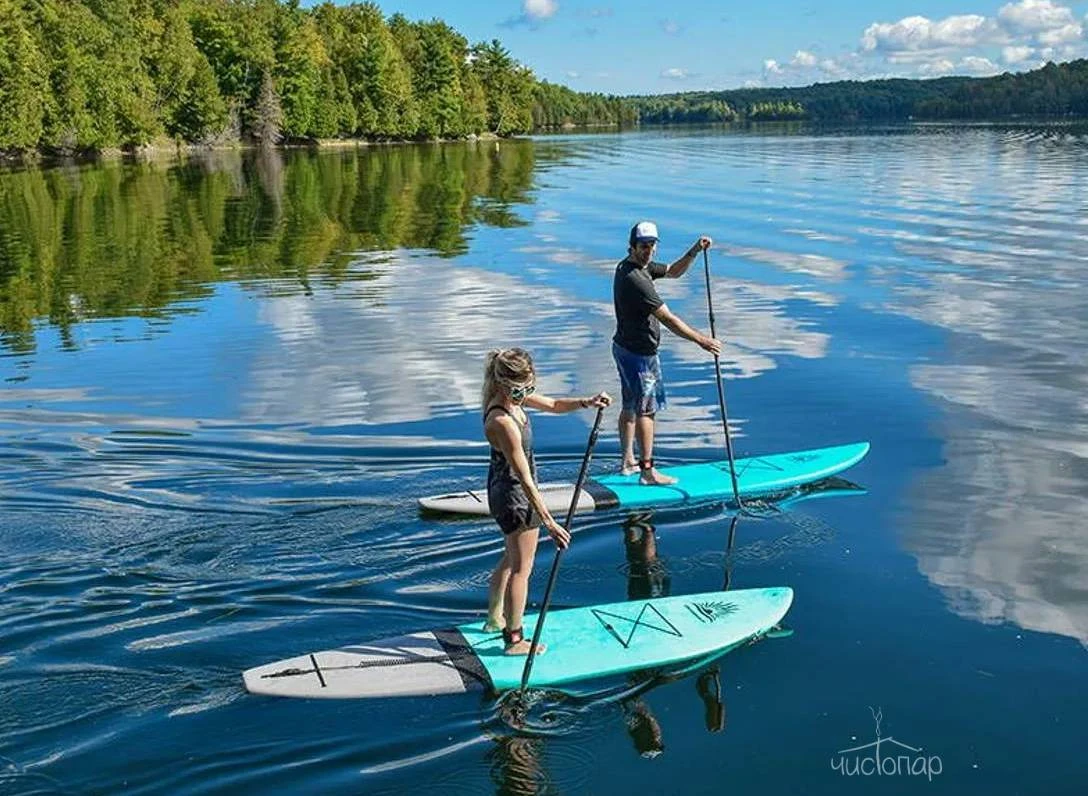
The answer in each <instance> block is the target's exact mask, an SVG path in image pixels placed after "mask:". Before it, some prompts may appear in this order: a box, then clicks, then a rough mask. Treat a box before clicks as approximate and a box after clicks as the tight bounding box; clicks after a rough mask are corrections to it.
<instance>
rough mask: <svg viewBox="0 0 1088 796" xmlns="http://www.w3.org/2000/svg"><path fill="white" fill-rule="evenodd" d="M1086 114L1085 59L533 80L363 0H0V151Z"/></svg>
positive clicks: (483, 50) (452, 35)
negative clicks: (930, 73)
mask: <svg viewBox="0 0 1088 796" xmlns="http://www.w3.org/2000/svg"><path fill="white" fill-rule="evenodd" d="M1083 114H1088V61H1073V62H1070V63H1067V64H1062V65H1055V64H1047V65H1046V66H1045V67H1043V68H1041V69H1038V70H1036V71H1034V72H1028V73H1025V74H1019V75H1011V74H1004V75H999V76H997V77H993V78H986V79H977V78H967V77H948V78H940V79H937V80H873V81H867V82H856V81H843V82H838V83H824V84H817V85H813V86H807V87H804V88H779V89H736V90H731V91H719V92H707V91H703V92H690V93H685V94H671V95H660V96H649V97H626V98H621V97H613V96H605V95H602V94H589V93H579V92H575V91H572V90H571V89H569V88H566V87H565V86H559V85H555V84H552V83H549V82H547V81H539V80H537V79H536V77H535V76H534V75H533V73H532V71H531V70H530V69H528V68H527V67H525V66H523V65H521V64H519V63H518V62H517V61H516V60H515V59H514V57H513V56H512V55H511V54H510V52H509V51H508V50H507V49H506V48H505V47H504V46H503V45H502V43H501V42H500V41H498V40H497V39H492V40H491V41H489V42H480V43H477V44H474V45H470V44H469V42H468V41H467V40H466V39H465V38H464V37H463V36H462V35H461V34H459V33H458V32H457V31H455V30H453V29H452V28H450V27H449V26H448V25H446V24H445V23H444V22H442V21H441V20H437V19H433V20H430V21H426V22H413V21H411V20H409V19H407V18H406V17H405V16H403V15H401V14H395V15H393V16H392V17H390V18H388V19H386V18H385V16H384V15H383V14H382V11H381V9H380V8H379V7H378V6H377V5H375V4H374V3H372V2H363V3H349V4H345V5H339V4H335V3H333V2H325V3H322V4H321V5H318V6H316V7H314V8H303V7H302V6H301V4H300V3H299V2H296V1H295V0H0V151H6V150H30V149H57V150H65V151H74V150H96V149H104V148H110V147H133V146H139V145H142V144H145V143H148V142H149V141H152V140H154V139H155V138H156V137H157V136H159V135H161V134H163V133H165V134H167V135H169V136H172V137H174V138H176V139H178V140H179V141H185V142H191V143H197V144H201V143H213V142H222V141H227V140H231V139H233V138H237V137H242V138H244V139H246V140H248V141H252V142H255V143H259V144H262V145H267V144H272V143H276V142H279V141H281V140H287V141H311V140H314V139H327V138H350V137H361V138H367V139H371V140H379V141H380V140H410V139H433V138H444V139H448V138H461V137H465V136H470V135H480V134H494V135H499V136H511V135H517V134H521V133H527V132H531V131H533V130H542V129H563V128H569V127H583V126H592V125H621V126H622V125H629V124H633V123H639V122H644V123H665V124H683V123H693V122H700V123H705V122H731V121H735V120H752V121H756V120H797V119H811V120H816V121H836V122H851V121H857V120H905V119H912V118H913V119H976V118H999V117H1008V116H1013V115H1025V116H1027V115H1031V116H1054V115H1083Z"/></svg>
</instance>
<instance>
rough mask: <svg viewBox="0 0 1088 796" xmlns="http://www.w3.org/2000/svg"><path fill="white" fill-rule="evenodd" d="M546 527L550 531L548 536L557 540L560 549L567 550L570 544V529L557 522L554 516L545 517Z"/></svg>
mask: <svg viewBox="0 0 1088 796" xmlns="http://www.w3.org/2000/svg"><path fill="white" fill-rule="evenodd" d="M544 528H545V529H546V530H547V531H548V536H550V537H552V540H553V541H555V546H556V547H558V548H559V549H560V550H566V549H567V548H568V547H569V546H570V531H568V530H567V529H566V528H564V527H563V526H562V525H560V524H559V523H558V522H556V521H555V519H554V518H552V517H545V518H544Z"/></svg>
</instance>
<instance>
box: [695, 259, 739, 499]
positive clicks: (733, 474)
mask: <svg viewBox="0 0 1088 796" xmlns="http://www.w3.org/2000/svg"><path fill="white" fill-rule="evenodd" d="M703 273H704V274H705V275H706V311H707V314H708V315H709V316H710V336H711V337H717V336H718V333H717V332H716V331H715V329H714V302H713V301H712V300H711V298H710V255H709V254H707V250H706V249H703ZM714 376H715V383H716V384H717V385H718V408H719V409H721V410H722V431H724V432H725V453H726V456H728V457H729V480H730V481H731V482H732V484H733V499H734V500H735V501H736V502H737V508H743V505H742V504H741V502H740V487H739V486H738V485H737V467H736V465H735V464H734V462H733V439H732V437H731V436H730V435H729V413H728V412H727V411H726V408H725V385H724V384H723V383H722V364H721V360H720V359H719V358H718V355H717V354H715V355H714Z"/></svg>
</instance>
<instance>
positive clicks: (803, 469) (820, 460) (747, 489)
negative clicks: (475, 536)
mask: <svg viewBox="0 0 1088 796" xmlns="http://www.w3.org/2000/svg"><path fill="white" fill-rule="evenodd" d="M868 452H869V443H868V442H855V443H853V444H851V445H837V446H835V447H832V448H815V449H813V450H806V451H794V452H792V453H776V454H773V455H771V456H752V457H749V458H745V459H736V460H735V462H734V464H735V465H736V473H737V488H738V489H739V491H740V496H741V499H742V500H743V499H744V498H746V497H747V498H750V497H756V496H758V495H769V494H773V493H775V492H782V491H785V490H787V489H792V488H794V487H798V486H801V485H802V484H809V483H812V482H814V481H819V480H820V479H822V478H827V477H828V476H832V475H835V474H836V473H840V472H842V471H843V470H845V469H846V468H848V467H852V466H853V465H855V464H857V463H858V462H859V461H861V460H862V459H864V458H865V454H867V453H868ZM659 470H660V471H661V472H662V473H665V474H666V475H672V476H675V477H677V478H679V479H680V480H679V481H678V482H677V483H675V484H672V485H670V486H647V485H645V484H641V483H639V477H638V475H637V474H635V475H620V474H618V473H615V474H611V475H602V476H598V477H596V478H587V479H586V483H585V486H584V487H583V489H582V493H581V495H580V496H579V498H578V509H577V510H578V512H579V513H583V512H588V511H600V510H603V509H614V508H624V509H628V508H632V509H639V508H650V507H654V506H674V505H676V504H679V503H688V502H692V501H701V500H713V499H720V500H728V499H730V498H732V497H733V484H732V481H731V479H730V477H729V462H728V461H722V462H703V463H699V464H681V465H677V466H676V467H661V468H659ZM539 488H540V494H541V495H542V496H543V498H544V502H545V503H546V504H547V506H548V510H549V511H551V512H552V513H553V514H555V515H556V516H560V515H561V514H563V513H565V512H566V511H567V509H568V507H569V506H570V502H571V499H572V498H573V497H574V484H566V483H562V484H560V483H552V484H540V485H539ZM419 505H420V508H422V509H426V510H428V511H439V512H443V513H447V514H474V515H480V516H488V515H489V514H490V511H489V510H488V505H487V489H486V488H483V489H474V490H470V491H468V492H454V493H451V494H448V495H434V496H432V497H425V498H420V499H419Z"/></svg>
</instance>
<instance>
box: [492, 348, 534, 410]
mask: <svg viewBox="0 0 1088 796" xmlns="http://www.w3.org/2000/svg"><path fill="white" fill-rule="evenodd" d="M535 378H536V368H535V367H533V358H532V356H530V355H529V352H528V351H526V350H525V349H524V348H493V349H491V350H490V351H488V352H487V359H486V360H485V361H484V386H483V389H482V390H481V391H480V401H481V403H482V404H483V408H484V409H485V410H486V409H487V408H488V407H489V406H491V404H492V403H494V401H495V398H497V397H498V395H499V392H500V391H501V390H502V388H503V387H505V388H507V389H510V388H511V387H521V386H523V385H525V384H528V383H529V382H531V381H533V380H534V379H535Z"/></svg>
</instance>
